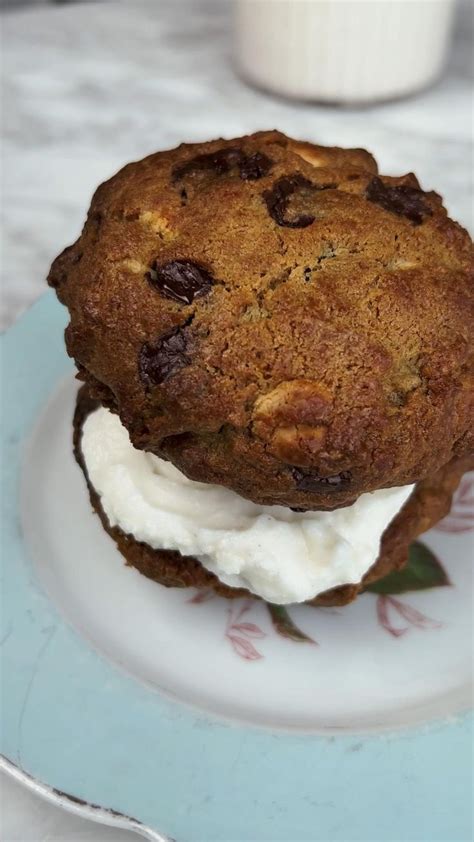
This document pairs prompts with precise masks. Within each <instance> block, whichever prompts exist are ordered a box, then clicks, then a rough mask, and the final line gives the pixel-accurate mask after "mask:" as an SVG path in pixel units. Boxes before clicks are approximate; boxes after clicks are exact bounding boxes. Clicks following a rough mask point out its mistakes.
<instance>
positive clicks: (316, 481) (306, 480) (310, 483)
mask: <svg viewBox="0 0 474 842" xmlns="http://www.w3.org/2000/svg"><path fill="white" fill-rule="evenodd" d="M291 473H292V476H293V479H294V480H295V482H296V487H297V489H298V490H299V491H322V490H324V491H325V490H328V491H340V490H341V489H342V488H343V487H344V486H345V485H347V484H348V483H349V482H350V481H351V480H352V474H351V472H350V471H341V473H340V474H334V475H333V476H330V477H320V476H318V474H314V473H310V472H306V471H303V470H301V468H292V469H291Z"/></svg>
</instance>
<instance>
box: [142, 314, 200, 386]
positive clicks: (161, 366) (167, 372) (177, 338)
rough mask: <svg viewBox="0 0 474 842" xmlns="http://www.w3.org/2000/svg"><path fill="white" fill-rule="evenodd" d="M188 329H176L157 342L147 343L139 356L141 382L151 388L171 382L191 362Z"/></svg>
mask: <svg viewBox="0 0 474 842" xmlns="http://www.w3.org/2000/svg"><path fill="white" fill-rule="evenodd" d="M187 351H188V335H187V331H186V328H183V327H176V328H174V330H172V331H171V332H170V333H168V334H166V335H165V336H162V337H160V339H158V340H157V341H156V342H152V343H149V342H145V344H144V345H142V347H141V349H140V353H139V355H138V373H139V375H140V380H141V381H142V383H144V385H145V386H146V387H147V388H149V387H150V386H159V385H160V383H164V382H165V380H169V378H170V377H172V376H173V375H174V374H176V372H177V371H179V369H180V368H184V367H185V366H187V365H189V363H190V362H191V360H190V358H189V356H188V354H187Z"/></svg>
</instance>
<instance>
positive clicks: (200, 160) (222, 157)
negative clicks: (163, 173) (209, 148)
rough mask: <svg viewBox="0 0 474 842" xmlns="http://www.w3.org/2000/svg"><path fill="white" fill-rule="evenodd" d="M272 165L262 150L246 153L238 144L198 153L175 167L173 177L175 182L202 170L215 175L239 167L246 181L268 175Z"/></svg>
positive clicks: (240, 173)
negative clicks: (251, 153) (201, 153)
mask: <svg viewBox="0 0 474 842" xmlns="http://www.w3.org/2000/svg"><path fill="white" fill-rule="evenodd" d="M271 166H272V161H271V160H270V158H268V157H267V156H266V155H264V154H263V153H262V152H255V153H254V154H253V155H246V154H245V153H244V152H242V150H241V149H239V147H238V146H228V147H227V148H226V149H218V150H217V151H216V152H207V153H205V154H203V155H196V157H195V158H191V160H189V161H186V163H184V164H181V165H180V166H177V167H175V168H174V169H173V171H172V173H171V179H172V181H173V184H174V183H176V182H177V181H180V180H181V179H182V178H184V177H185V176H187V175H195V174H196V173H201V172H206V171H208V172H212V173H215V175H225V174H226V173H229V172H231V170H233V169H238V171H239V175H240V177H241V178H242V179H244V181H251V180H256V179H258V178H262V177H263V176H264V175H266V174H267V173H268V172H269V171H270V168H271Z"/></svg>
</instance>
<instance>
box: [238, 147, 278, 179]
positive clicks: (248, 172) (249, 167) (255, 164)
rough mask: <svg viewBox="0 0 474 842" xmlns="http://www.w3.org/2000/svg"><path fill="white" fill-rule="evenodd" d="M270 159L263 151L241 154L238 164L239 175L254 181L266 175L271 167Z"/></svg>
mask: <svg viewBox="0 0 474 842" xmlns="http://www.w3.org/2000/svg"><path fill="white" fill-rule="evenodd" d="M272 163H273V162H272V161H271V160H270V158H268V157H267V156H266V155H264V154H263V152H255V154H254V155H248V156H247V155H243V156H242V159H241V161H240V164H239V173H240V177H241V178H242V179H243V180H244V181H256V180H257V179H259V178H263V176H264V175H267V174H268V173H269V172H270V170H271V167H272Z"/></svg>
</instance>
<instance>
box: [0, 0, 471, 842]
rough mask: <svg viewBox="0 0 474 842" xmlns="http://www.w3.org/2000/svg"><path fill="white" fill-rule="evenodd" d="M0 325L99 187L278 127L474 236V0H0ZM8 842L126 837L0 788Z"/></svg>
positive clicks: (36, 288)
mask: <svg viewBox="0 0 474 842" xmlns="http://www.w3.org/2000/svg"><path fill="white" fill-rule="evenodd" d="M0 22H1V29H2V102H3V111H2V123H1V128H2V147H1V154H2V167H1V181H2V203H1V211H2V235H3V248H2V259H1V265H0V268H1V279H2V284H1V290H2V295H1V304H2V310H1V326H2V327H3V328H5V327H7V326H8V325H9V324H11V323H12V322H13V321H14V320H15V319H16V318H17V317H18V315H19V314H20V313H21V312H22V311H23V310H24V309H25V308H26V307H28V306H29V304H30V303H31V302H32V301H33V300H34V299H35V298H37V297H38V296H39V295H41V294H43V293H44V291H45V281H44V279H45V276H46V274H47V271H48V268H49V265H50V263H51V260H52V259H53V257H54V256H55V255H56V254H57V253H58V252H59V251H60V250H61V249H62V248H64V246H65V245H67V244H69V243H70V242H72V241H73V240H74V239H75V238H76V237H77V236H78V234H79V232H80V229H81V226H82V223H83V220H84V216H85V213H86V211H87V207H88V204H89V200H90V196H91V193H92V191H93V190H94V188H95V187H96V186H97V184H98V183H99V182H100V181H103V180H104V179H105V178H107V177H109V176H110V175H111V174H112V173H113V172H115V171H116V170H117V169H118V168H119V167H120V166H122V165H123V164H125V163H126V162H127V161H129V160H133V159H137V158H141V157H143V156H144V155H146V154H148V153H150V152H154V151H156V150H157V149H160V148H166V147H171V146H174V145H176V144H177V143H180V142H181V141H197V140H206V139H210V138H213V137H218V136H223V137H232V136H236V135H239V134H243V133H247V132H251V131H254V130H257V129H264V128H278V129H280V130H282V131H284V132H286V133H288V134H291V135H294V136H296V137H300V138H306V139H309V140H313V141H316V142H317V143H322V144H329V145H340V146H362V147H366V148H368V149H369V150H370V151H372V152H373V153H374V154H375V156H376V158H377V159H378V162H379V165H380V168H381V170H382V172H385V173H388V174H391V175H399V174H401V173H405V172H407V171H410V170H413V171H415V172H416V174H417V175H418V177H419V179H420V181H421V183H422V186H423V187H424V188H425V189H435V190H437V191H438V192H439V193H441V194H442V195H443V197H444V199H445V203H446V205H447V207H448V210H449V211H450V213H451V214H452V215H453V216H454V217H455V218H457V219H458V220H459V221H460V222H461V223H462V224H463V225H465V226H467V227H468V228H470V229H471V230H472V228H473V204H472V172H473V147H472V140H473V119H474V111H473V86H472V80H473V50H472V47H473V44H472V33H473V7H472V4H471V2H470V0H458V2H455V0H235V2H234V3H233V2H231V0H149V2H146V0H134V2H116V1H115V0H108V2H90V3H82V2H73V0H63V2H59V1H58V2H47V0H3V2H2V4H1V17H0ZM2 800H3V819H2V824H1V825H0V836H1V838H2V840H3V841H4V842H45V840H48V842H59V840H64V842H72V840H79V839H80V840H86V839H87V840H94V842H102V840H104V842H105V840H106V839H107V840H112V839H113V840H115V842H119V840H122V839H128V838H131V837H130V836H128V835H127V834H126V833H123V834H122V832H121V831H117V830H106V829H99V828H98V827H95V826H92V825H90V824H88V823H87V822H84V821H82V820H80V819H77V818H73V817H70V816H68V815H63V814H61V813H60V811H59V810H56V809H55V808H52V807H49V806H46V805H43V804H42V803H41V802H39V801H36V800H35V797H34V796H32V795H30V794H29V793H26V792H23V791H21V790H20V789H19V788H18V785H16V784H14V783H13V782H11V781H5V782H4V784H3V787H2Z"/></svg>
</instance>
